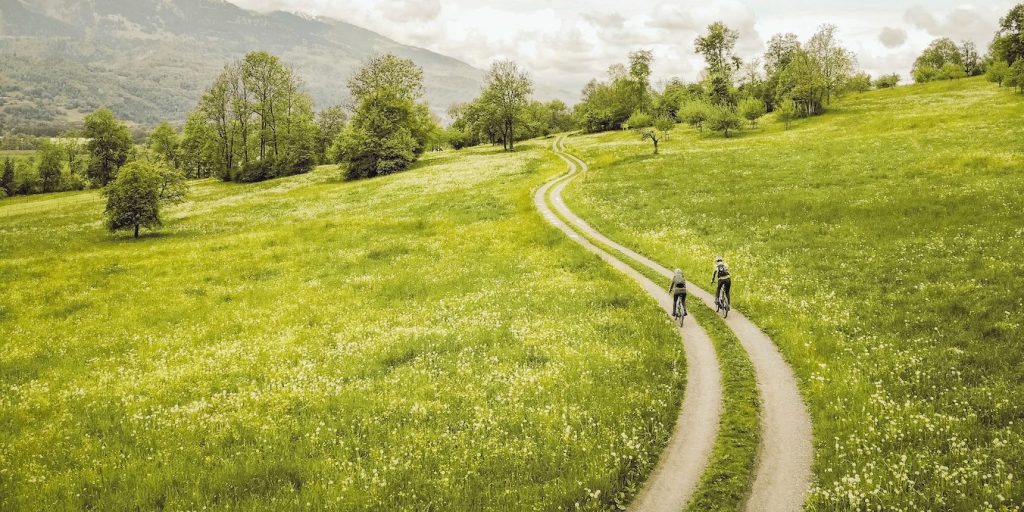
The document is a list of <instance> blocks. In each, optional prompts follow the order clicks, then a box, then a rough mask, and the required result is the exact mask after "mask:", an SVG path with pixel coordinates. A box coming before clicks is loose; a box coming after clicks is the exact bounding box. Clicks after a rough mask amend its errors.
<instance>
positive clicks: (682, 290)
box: [668, 268, 687, 318]
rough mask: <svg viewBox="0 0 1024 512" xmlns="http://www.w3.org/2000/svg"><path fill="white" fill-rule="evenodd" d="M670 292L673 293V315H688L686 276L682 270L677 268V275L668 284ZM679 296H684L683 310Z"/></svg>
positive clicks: (676, 316)
mask: <svg viewBox="0 0 1024 512" xmlns="http://www.w3.org/2000/svg"><path fill="white" fill-rule="evenodd" d="M668 292H669V293H671V294H672V317H673V318H679V315H682V316H686V315H687V312H686V278H685V277H683V271H682V270H680V269H678V268H677V269H676V275H675V276H674V277H672V284H670V285H668ZM679 297H682V298H683V310H682V311H679Z"/></svg>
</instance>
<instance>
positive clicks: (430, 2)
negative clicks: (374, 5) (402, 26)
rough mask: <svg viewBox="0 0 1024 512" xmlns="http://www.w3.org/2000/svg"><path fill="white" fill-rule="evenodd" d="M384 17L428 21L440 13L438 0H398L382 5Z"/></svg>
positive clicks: (395, 19)
mask: <svg viewBox="0 0 1024 512" xmlns="http://www.w3.org/2000/svg"><path fill="white" fill-rule="evenodd" d="M382 7H384V8H383V9H382V11H383V14H384V17H385V18H387V19H389V20H392V21H398V22H403V21H430V20H433V19H436V18H437V17H438V15H440V14H441V2H440V1H439V0H399V1H394V2H388V3H387V4H386V5H383V6H382Z"/></svg>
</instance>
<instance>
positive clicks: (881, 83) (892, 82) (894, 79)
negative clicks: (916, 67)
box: [875, 73, 900, 89]
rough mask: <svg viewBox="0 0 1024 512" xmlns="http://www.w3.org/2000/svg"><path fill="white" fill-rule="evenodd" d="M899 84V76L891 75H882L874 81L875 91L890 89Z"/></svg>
mask: <svg viewBox="0 0 1024 512" xmlns="http://www.w3.org/2000/svg"><path fill="white" fill-rule="evenodd" d="M899 83H900V75H897V74H896V73H893V74H891V75H882V76H880V77H878V79H877V80H875V88H876V89H892V88H893V87H896V86H897V85H899Z"/></svg>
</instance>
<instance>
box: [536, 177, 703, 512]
mask: <svg viewBox="0 0 1024 512" xmlns="http://www.w3.org/2000/svg"><path fill="white" fill-rule="evenodd" d="M563 159H565V157H563ZM565 160H566V162H567V163H569V165H570V168H571V171H570V173H569V174H567V175H563V176H561V177H559V178H556V179H554V180H552V181H549V182H548V183H547V184H546V185H544V186H543V187H541V188H540V190H538V191H537V193H536V195H535V196H534V201H535V203H536V205H537V209H538V210H540V212H541V213H542V214H543V215H544V217H545V218H546V219H547V220H548V221H549V222H550V223H551V224H553V225H554V226H555V227H557V228H558V229H560V230H562V231H563V232H565V234H566V235H568V236H569V237H570V238H572V239H573V240H575V241H576V242H578V243H579V244H580V245H582V246H583V247H585V248H586V249H587V250H589V251H590V252H593V253H595V254H597V255H598V256H600V257H601V258H602V259H603V260H605V261H606V262H608V263H609V264H610V265H611V266H613V267H615V268H616V269H618V270H620V271H622V272H623V273H625V274H626V275H628V276H629V277H631V278H633V280H635V281H636V282H637V283H639V284H640V286H641V287H643V289H644V290H645V291H646V292H647V293H648V294H650V295H651V296H652V297H654V298H655V300H657V301H658V304H659V305H661V307H662V308H663V309H664V310H665V312H666V313H668V314H671V313H672V298H671V297H670V296H669V294H668V292H667V291H666V290H665V288H666V287H664V286H662V285H661V284H658V283H654V282H653V281H651V280H650V279H648V278H647V277H645V276H644V275H642V274H641V273H639V272H637V271H636V269H634V268H633V267H631V266H629V265H627V264H626V263H624V262H622V261H621V260H619V259H618V258H616V257H614V256H612V255H611V254H609V253H608V252H606V251H604V250H603V249H601V248H600V247H598V246H596V245H594V244H592V243H591V242H590V241H588V240H587V239H585V238H583V237H581V236H580V235H579V234H577V233H576V232H575V231H573V230H572V228H570V227H569V226H568V225H566V223H565V222H563V221H562V220H561V219H560V218H558V216H556V215H555V213H554V212H552V211H551V209H550V208H549V207H548V204H547V201H546V197H547V194H548V191H549V190H551V189H552V187H554V188H555V191H554V194H555V195H554V197H559V196H558V195H557V194H558V193H559V192H561V188H562V187H564V186H565V184H566V183H568V182H569V181H571V180H572V178H573V177H574V176H575V175H576V173H577V172H578V170H579V168H578V167H576V165H575V164H573V163H571V162H570V161H569V160H568V159H565ZM559 199H560V198H559ZM679 333H680V335H681V336H682V339H683V347H684V350H685V352H686V368H687V370H686V371H687V373H686V391H685V392H684V394H683V404H682V407H681V408H680V412H679V416H678V417H677V418H676V425H675V428H674V430H673V433H672V437H671V439H669V443H668V446H666V447H665V451H664V452H663V453H662V455H661V457H660V459H659V461H658V466H657V467H656V468H655V470H654V473H652V475H651V477H650V478H649V479H648V480H647V482H646V483H645V484H644V488H643V489H642V490H641V491H640V494H639V495H638V496H637V498H636V499H635V500H634V501H633V504H632V505H631V506H630V510H637V511H641V510H642V511H658V512H662V511H663V512H681V511H682V510H683V509H684V508H685V506H686V503H687V501H689V499H690V496H691V495H692V494H693V491H694V490H695V489H696V488H697V484H698V483H700V477H701V475H702V474H704V469H705V468H706V467H707V464H708V459H709V458H710V457H711V451H712V449H713V448H714V445H715V439H716V437H717V435H718V425H719V419H720V417H721V413H722V385H721V375H720V374H719V369H718V358H717V357H716V354H715V348H714V345H713V344H712V343H711V339H710V338H708V335H707V333H705V332H704V330H703V329H701V328H700V326H699V325H698V324H697V322H696V321H695V320H694V319H693V317H690V318H687V320H686V322H685V323H684V326H683V327H682V328H680V329H679Z"/></svg>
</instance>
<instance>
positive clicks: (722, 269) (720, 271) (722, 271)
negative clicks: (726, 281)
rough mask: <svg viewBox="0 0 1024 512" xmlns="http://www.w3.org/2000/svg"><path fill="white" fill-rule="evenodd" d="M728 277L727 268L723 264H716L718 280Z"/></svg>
mask: <svg viewBox="0 0 1024 512" xmlns="http://www.w3.org/2000/svg"><path fill="white" fill-rule="evenodd" d="M725 277H729V267H727V266H725V263H719V264H718V278H719V279H722V278H725Z"/></svg>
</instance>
